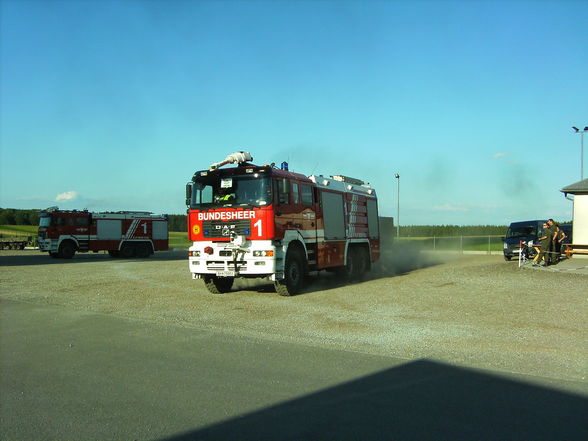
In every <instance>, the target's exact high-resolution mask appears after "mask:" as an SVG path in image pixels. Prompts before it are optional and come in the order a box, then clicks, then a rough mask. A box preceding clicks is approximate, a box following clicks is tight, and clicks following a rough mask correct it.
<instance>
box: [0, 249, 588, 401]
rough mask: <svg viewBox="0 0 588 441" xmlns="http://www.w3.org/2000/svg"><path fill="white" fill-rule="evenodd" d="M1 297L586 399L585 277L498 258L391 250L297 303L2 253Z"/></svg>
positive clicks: (98, 261) (121, 267) (149, 272)
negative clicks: (532, 383)
mask: <svg viewBox="0 0 588 441" xmlns="http://www.w3.org/2000/svg"><path fill="white" fill-rule="evenodd" d="M0 281H1V286H2V288H1V291H0V297H2V298H6V299H13V300H20V301H25V302H32V303H46V304H53V305H62V306H64V307H67V308H76V309H81V310H88V311H94V312H100V313H105V314H113V315H116V316H122V317H128V318H132V319H137V320H142V321H147V322H154V323H158V324H160V325H164V326H181V327H188V328H198V329H210V330H215V331H220V332H225V333H229V334H233V335H242V336H249V337H256V338H260V339H267V340H274V341H292V342H297V343H302V344H307V345H312V346H318V347H334V348H340V349H346V350H350V351H357V352H364V353H371V354H378V355H388V356H393V357H400V358H405V359H407V360H412V359H421V358H429V359H435V360H440V361H445V362H449V363H452V364H455V365H461V366H469V367H476V368H482V369H491V370H497V371H502V372H505V373H515V374H516V373H521V374H527V375H533V376H537V377H542V378H543V380H544V381H545V382H546V383H549V381H550V379H554V380H555V379H557V380H558V383H559V384H561V382H562V380H563V381H564V382H565V381H569V382H570V383H574V384H575V386H574V389H575V390H576V391H577V390H578V386H579V387H580V389H581V390H583V391H584V392H586V393H588V381H587V380H586V374H587V371H588V357H587V355H586V354H588V275H583V274H569V273H558V272H548V271H528V270H521V269H519V268H518V266H517V263H516V262H504V261H503V259H502V256H496V255H494V256H489V255H473V256H469V255H468V256H459V255H454V256H453V257H451V256H447V255H442V254H425V253H419V252H418V251H417V250H412V251H411V250H406V249H405V250H393V251H390V252H389V253H388V254H387V257H386V258H384V259H382V262H380V263H379V264H378V265H377V267H376V268H374V271H373V272H372V275H371V276H370V278H368V280H365V281H363V282H361V283H355V284H351V285H344V284H341V283H339V282H338V281H337V279H336V278H335V277H333V276H330V275H328V274H321V275H320V276H318V277H312V279H311V284H310V286H309V288H308V289H307V290H306V291H305V292H304V293H302V294H300V295H298V296H296V297H290V298H288V297H280V296H278V295H277V294H276V293H275V292H274V291H273V286H272V285H271V284H269V283H268V282H264V281H245V282H242V281H239V282H237V283H236V284H235V288H234V290H233V292H231V293H229V294H221V295H214V294H210V293H208V291H206V289H205V288H204V285H203V284H202V282H201V281H194V280H191V278H190V273H189V272H188V268H187V259H186V258H185V252H183V251H182V252H179V251H177V252H166V253H156V255H155V256H154V257H152V258H150V259H146V260H138V259H132V260H123V259H111V258H110V257H109V256H108V255H105V254H88V255H84V254H82V255H79V254H78V255H76V256H75V257H74V259H73V260H71V261H64V260H61V259H52V258H50V257H49V256H47V255H46V254H42V253H39V252H38V251H33V250H30V251H1V252H0Z"/></svg>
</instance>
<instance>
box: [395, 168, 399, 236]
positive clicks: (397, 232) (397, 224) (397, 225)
mask: <svg viewBox="0 0 588 441" xmlns="http://www.w3.org/2000/svg"><path fill="white" fill-rule="evenodd" d="M394 177H395V178H396V179H397V180H398V191H397V195H396V202H397V204H398V205H397V207H396V237H400V175H399V174H398V173H396V174H395V175H394Z"/></svg>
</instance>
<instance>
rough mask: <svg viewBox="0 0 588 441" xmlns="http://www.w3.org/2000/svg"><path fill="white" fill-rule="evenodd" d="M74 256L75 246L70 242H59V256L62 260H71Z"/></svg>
mask: <svg viewBox="0 0 588 441" xmlns="http://www.w3.org/2000/svg"><path fill="white" fill-rule="evenodd" d="M75 254H76V246H75V245H74V243H73V242H72V241H71V240H66V241H63V242H61V245H59V256H60V257H62V258H64V259H71V258H73V256H74V255H75Z"/></svg>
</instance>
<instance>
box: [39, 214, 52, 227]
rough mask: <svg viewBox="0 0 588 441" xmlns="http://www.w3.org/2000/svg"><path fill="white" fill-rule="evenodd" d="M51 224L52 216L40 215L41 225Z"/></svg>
mask: <svg viewBox="0 0 588 441" xmlns="http://www.w3.org/2000/svg"><path fill="white" fill-rule="evenodd" d="M50 225H51V216H43V215H41V216H40V217H39V226H40V227H48V226H50Z"/></svg>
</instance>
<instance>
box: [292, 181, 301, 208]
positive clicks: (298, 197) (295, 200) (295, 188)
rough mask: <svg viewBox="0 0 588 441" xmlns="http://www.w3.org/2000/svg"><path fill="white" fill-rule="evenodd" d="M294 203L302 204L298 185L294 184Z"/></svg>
mask: <svg viewBox="0 0 588 441" xmlns="http://www.w3.org/2000/svg"><path fill="white" fill-rule="evenodd" d="M292 203H293V204H299V203H300V194H299V193H298V184H296V183H295V182H292Z"/></svg>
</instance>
